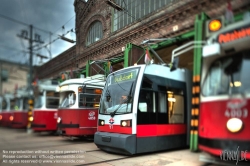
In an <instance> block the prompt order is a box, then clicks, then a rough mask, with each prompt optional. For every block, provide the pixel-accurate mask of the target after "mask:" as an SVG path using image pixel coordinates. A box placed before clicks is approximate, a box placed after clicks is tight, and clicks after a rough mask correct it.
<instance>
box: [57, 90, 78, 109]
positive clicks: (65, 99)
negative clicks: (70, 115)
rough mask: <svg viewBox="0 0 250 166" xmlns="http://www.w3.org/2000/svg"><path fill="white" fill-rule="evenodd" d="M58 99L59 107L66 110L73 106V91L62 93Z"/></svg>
mask: <svg viewBox="0 0 250 166" xmlns="http://www.w3.org/2000/svg"><path fill="white" fill-rule="evenodd" d="M60 98H61V99H60V107H62V108H65V107H66V108H68V107H71V106H73V105H74V104H75V101H76V94H75V92H74V91H67V92H62V93H61V95H60Z"/></svg>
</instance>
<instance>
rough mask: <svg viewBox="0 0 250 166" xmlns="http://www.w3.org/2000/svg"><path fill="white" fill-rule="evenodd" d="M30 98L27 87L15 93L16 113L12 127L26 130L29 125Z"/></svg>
mask: <svg viewBox="0 0 250 166" xmlns="http://www.w3.org/2000/svg"><path fill="white" fill-rule="evenodd" d="M28 97H29V93H28V90H27V87H23V88H19V89H17V90H16V91H15V93H14V102H15V104H14V111H13V113H12V116H13V120H12V124H11V127H13V128H26V127H27V124H28V109H29V108H28V107H29V105H28Z"/></svg>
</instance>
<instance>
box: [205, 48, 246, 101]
mask: <svg viewBox="0 0 250 166" xmlns="http://www.w3.org/2000/svg"><path fill="white" fill-rule="evenodd" d="M249 65H250V55H249V50H248V51H245V52H240V53H236V54H234V55H231V56H226V57H223V58H220V59H217V60H215V61H214V62H213V63H212V65H211V67H210V69H209V72H208V74H207V77H206V79H205V82H204V85H203V88H202V93H203V95H205V96H212V95H222V94H224V95H226V94H230V93H231V94H237V93H242V92H246V91H250V89H249V86H250V81H249V79H248V76H249V73H248V72H249V69H250V67H249Z"/></svg>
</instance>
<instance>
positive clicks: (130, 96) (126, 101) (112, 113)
mask: <svg viewBox="0 0 250 166" xmlns="http://www.w3.org/2000/svg"><path fill="white" fill-rule="evenodd" d="M133 85H134V82H133V83H132V84H131V86H130V90H129V94H128V96H127V98H126V100H125V101H123V102H122V103H121V104H119V106H118V107H117V108H116V109H115V110H114V111H113V112H111V113H110V115H111V117H114V116H115V113H116V112H117V111H118V110H119V109H120V108H121V106H122V105H123V104H125V103H126V106H127V108H126V112H127V109H128V103H129V101H130V100H131V99H132V95H131V93H132V88H133ZM123 107H124V105H123Z"/></svg>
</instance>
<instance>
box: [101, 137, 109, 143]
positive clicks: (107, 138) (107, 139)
mask: <svg viewBox="0 0 250 166" xmlns="http://www.w3.org/2000/svg"><path fill="white" fill-rule="evenodd" d="M102 141H103V142H110V141H111V137H102Z"/></svg>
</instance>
